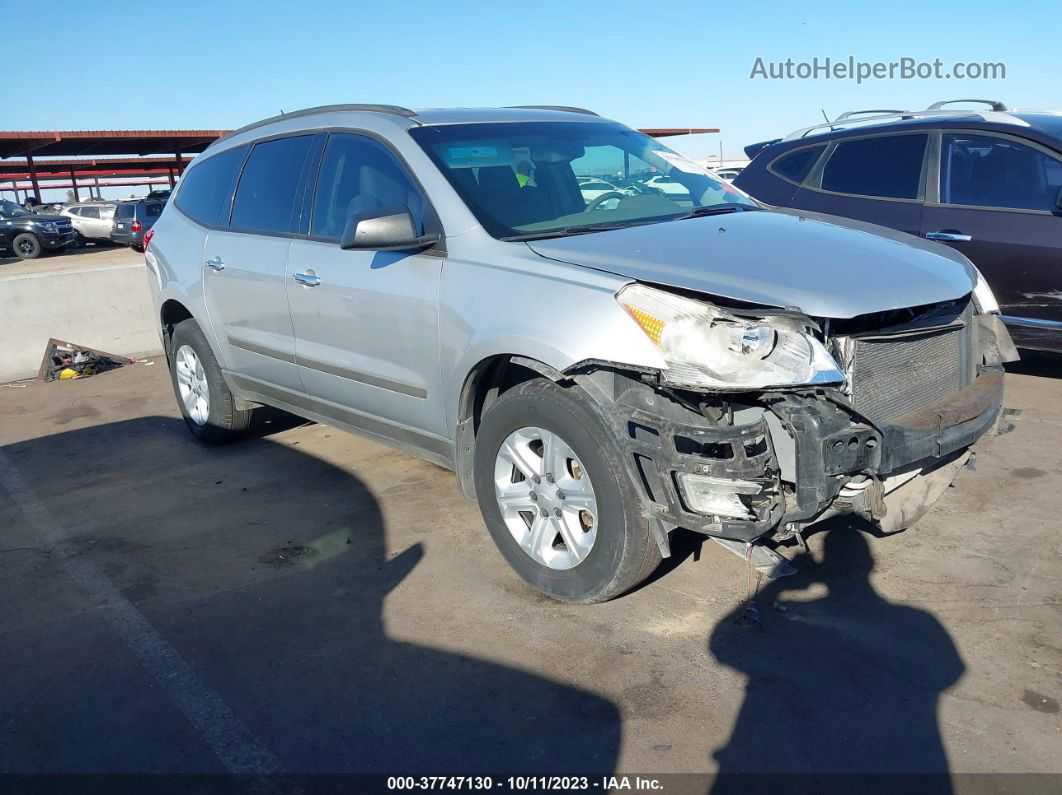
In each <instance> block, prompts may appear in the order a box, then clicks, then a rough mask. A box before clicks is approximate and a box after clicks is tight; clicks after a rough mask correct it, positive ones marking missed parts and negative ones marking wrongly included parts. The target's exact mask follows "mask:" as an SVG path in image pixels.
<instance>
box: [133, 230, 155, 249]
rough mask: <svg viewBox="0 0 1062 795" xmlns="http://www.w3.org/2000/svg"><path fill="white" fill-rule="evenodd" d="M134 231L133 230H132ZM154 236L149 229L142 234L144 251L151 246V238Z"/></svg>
mask: <svg viewBox="0 0 1062 795" xmlns="http://www.w3.org/2000/svg"><path fill="white" fill-rule="evenodd" d="M133 231H134V232H135V231H136V230H135V229H134V230H133ZM154 236H155V230H154V229H149V230H147V231H146V232H145V233H144V251H147V247H148V246H150V245H151V238H153V237H154Z"/></svg>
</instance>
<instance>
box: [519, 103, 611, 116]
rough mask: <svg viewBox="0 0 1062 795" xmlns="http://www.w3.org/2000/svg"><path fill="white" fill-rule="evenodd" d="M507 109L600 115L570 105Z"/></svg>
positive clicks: (524, 106)
mask: <svg viewBox="0 0 1062 795" xmlns="http://www.w3.org/2000/svg"><path fill="white" fill-rule="evenodd" d="M505 107H506V108H509V109H511V110H563V111H567V112H568V113H582V114H584V115H586V116H599V115H600V114H598V113H594V112H593V111H592V110H587V109H586V108H574V107H572V106H570V105H506V106H505Z"/></svg>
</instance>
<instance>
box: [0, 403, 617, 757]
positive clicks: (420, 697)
mask: <svg viewBox="0 0 1062 795" xmlns="http://www.w3.org/2000/svg"><path fill="white" fill-rule="evenodd" d="M266 422H267V423H268V424H266V425H259V427H257V428H256V429H255V430H256V433H255V436H257V437H258V438H254V436H252V438H249V439H246V440H244V441H241V442H240V443H238V444H232V445H226V446H223V447H218V448H211V449H208V448H205V447H203V446H201V445H199V444H198V443H196V442H194V441H192V440H191V439H189V438H188V434H187V431H186V430H185V428H184V427H183V423H181V422H180V421H179V420H173V419H170V418H166V417H142V418H139V419H135V420H129V421H124V422H115V423H110V424H101V425H97V426H94V427H89V428H83V429H79V430H74V431H66V432H60V433H57V434H54V435H51V436H46V437H38V438H35V439H31V440H28V441H24V442H19V443H16V444H12V445H9V446H7V447H6V448H4V453H5V455H6V456H8V457H9V458H10V460H11V461H13V462H14V465H15V466H17V467H18V468H19V470H20V472H21V473H22V477H23V479H24V480H25V481H26V483H27V486H28V487H29V488H31V489H34V490H36V491H38V492H39V493H46V492H47V489H48V488H49V484H51V483H57V482H61V483H62V484H63V489H64V491H63V500H64V503H66V502H69V503H70V504H76V505H77V506H78V510H77V512H76V514H69V513H65V512H64V513H62V514H57V516H60V517H61V521H62V523H63V524H64V525H65V526H66V528H67V530H66V533H67V536H68V537H67V539H66V540H65V541H64V542H63V544H64V545H65V546H66V547H67V548H68V549H69V550H70V551H69V552H68V554H67V555H66V557H67V558H81V557H82V556H83V557H85V558H86V559H88V560H89V561H91V565H93V566H94V567H95V568H96V569H98V570H99V571H101V572H104V573H105V575H106V577H107V581H108V582H109V585H108V587H113V589H114V592H115V594H117V593H119V592H120V593H121V594H123V595H124V597H125V598H126V599H128V600H129V601H130V602H132V603H133V604H135V605H136V608H137V610H138V611H139V612H140V613H141V614H142V615H144V616H145V617H146V618H147V619H148V620H149V621H150V623H151V625H152V626H153V627H154V628H155V631H157V633H158V634H159V636H160V637H163V638H165V639H166V640H167V641H168V642H169V643H171V644H172V645H173V647H174V649H175V650H176V652H177V654H179V655H180V656H181V657H182V658H183V659H186V660H187V661H188V663H189V664H190V665H191V666H192V667H193V668H194V670H195V672H196V674H197V675H198V676H199V677H201V678H202V680H203V681H204V682H208V683H210V685H211V687H212V688H213V690H214V692H216V693H217V697H218V698H219V699H220V701H221V702H223V703H224V704H225V705H226V706H227V708H230V709H231V710H232V712H233V713H234V714H235V715H237V716H238V717H239V719H240V720H241V721H242V722H243V724H245V725H246V727H247V730H248V731H249V733H250V735H251V736H253V737H254V738H255V739H256V740H257V742H258V743H260V744H261V746H262V747H263V748H265V749H268V751H269V753H270V754H272V755H273V756H275V757H276V759H277V760H278V763H279V765H280V769H281V771H282V772H284V773H289V774H320V773H376V774H388V775H394V774H402V775H417V774H440V773H453V774H457V773H460V774H500V773H502V772H506V771H519V772H520V773H522V774H528V775H532V774H563V773H571V774H581V775H587V774H591V773H599V774H610V773H612V772H613V771H614V770H615V766H616V763H617V759H618V754H619V748H620V739H621V723H620V713H619V710H618V709H617V707H616V706H615V705H614V704H613V703H611V702H610V701H609V700H607V699H605V698H602V697H600V696H598V695H596V694H594V693H591V692H589V691H587V690H584V689H581V688H578V687H573V686H571V685H568V684H562V683H560V682H556V681H553V680H551V679H549V678H546V677H544V676H542V675H539V674H536V673H533V672H531V671H527V670H520V669H518V668H515V667H512V666H509V665H505V664H500V663H497V662H493V661H490V660H487V659H483V658H482V657H480V656H479V655H478V654H477V653H476V652H467V651H466V652H461V651H454V650H444V649H440V648H434V647H433V646H432V645H427V644H430V643H436V644H437V643H438V638H439V632H438V631H437V629H436V628H435V627H436V625H440V624H441V625H442V626H448V627H451V628H452V630H451V631H452V633H453V636H452V638H449V639H448V640H447V645H448V646H451V647H456V648H458V649H466V650H467V649H475V650H481V653H484V654H490V653H491V652H492V651H493V650H495V649H496V648H497V647H499V646H501V645H502V644H504V643H505V639H504V637H498V636H493V635H491V634H490V633H489V632H487V631H485V630H484V629H483V627H481V626H480V627H477V626H476V623H477V621H479V620H480V618H479V617H480V616H482V615H483V613H484V612H485V611H486V612H489V606H485V602H486V600H490V599H491V598H493V595H492V594H490V593H487V592H484V591H483V589H482V587H480V586H478V585H477V584H476V583H475V582H474V581H469V582H466V583H463V584H462V583H460V582H458V583H456V584H455V581H454V580H453V578H454V577H458V576H460V574H461V573H460V571H458V572H453V571H446V570H440V569H439V568H438V567H435V568H432V567H430V566H428V565H427V562H424V563H423V564H422V560H423V558H424V556H425V553H424V549H423V547H422V545H421V544H420V543H413V544H408V545H405V548H404V550H402V551H399V552H398V553H397V554H395V553H393V552H390V551H389V550H388V544H387V535H388V531H387V527H386V525H385V521H384V515H383V512H382V511H381V507H380V504H379V502H378V501H377V499H376V497H375V495H374V494H373V493H372V491H371V490H370V489H369V488H368V487H367V486H366V485H365V484H364V483H363V482H362V481H361V480H360V479H359V478H358V477H356V476H355V475H354V474H353V472H352V471H350V469H349V468H345V467H344V468H341V467H338V466H335V465H333V464H332V463H330V462H328V461H327V460H325V459H323V458H320V457H317V456H315V455H312V454H307V453H304V452H302V451H301V448H300V447H298V446H295V445H297V444H298V443H299V440H298V439H295V440H291V439H290V438H289V440H288V441H286V442H285V441H281V442H274V441H270V440H269V439H268V438H264V437H265V436H266V435H267V434H269V433H271V432H272V431H274V430H284V429H286V428H289V427H291V425H293V424H297V423H299V422H300V421H299V420H293V419H291V418H286V419H285V418H284V417H279V418H274V419H271V420H267V421H266ZM101 451H105V453H104V454H101ZM370 463H371V462H370ZM410 466H411V467H415V466H416V465H415V464H411V465H410ZM410 477H417V476H416V475H415V473H414V474H412V475H410ZM422 483H424V481H422ZM145 484H149V485H145ZM432 488H433V487H432V486H431V485H430V484H429V485H427V486H424V485H421V486H420V488H419V490H418V491H419V493H421V494H422V495H426V496H422V497H420V498H419V499H424V500H430V497H431V490H432ZM0 496H3V497H6V495H5V494H4V492H3V489H2V488H0ZM7 511H8V512H7V513H0V516H8V517H10V521H12V522H13V525H14V526H12V527H11V528H10V531H11V532H12V533H16V532H17V533H19V534H20V535H24V536H25V537H26V539H27V540H26V541H20V542H19V546H29V545H30V544H31V543H33V544H37V545H42V544H43V541H41V540H36V541H35V540H34V539H33V538H32V536H33V533H34V532H35V527H34V525H33V523H32V522H31V521H30V520H29V519H28V518H27V517H26V516H24V515H22V513H20V512H19V511H18V509H17V507H16V508H12V507H11V506H8V507H7ZM97 517H98V518H97ZM469 532H471V530H470V531H469ZM429 543H445V542H444V540H440V541H438V542H435V540H434V539H432V540H431V541H430V542H429ZM62 558H63V556H60V555H59V554H57V553H54V552H50V551H48V550H45V553H41V554H34V553H20V554H19V555H8V556H6V557H5V559H4V560H3V561H0V563H3V564H4V576H5V582H4V586H3V588H0V594H3V595H5V596H6V598H7V600H8V601H7V607H8V611H9V615H10V616H17V615H18V614H20V613H24V614H26V615H30V614H31V613H34V612H36V614H38V615H40V617H41V620H35V621H21V622H15V621H11V622H9V623H10V624H11V626H10V628H9V630H10V631H9V632H8V640H7V641H6V645H7V649H8V651H7V652H6V653H5V654H4V655H0V657H2V658H3V659H2V660H0V674H2V676H0V680H2V684H0V701H2V702H3V703H6V704H8V705H9V708H8V710H7V713H8V714H7V717H8V719H10V720H11V721H13V723H12V725H17V726H18V727H19V731H18V732H17V733H16V734H12V735H11V736H10V737H9V738H8V740H7V741H6V742H5V743H3V744H0V745H2V747H0V772H11V771H30V772H33V771H41V770H44V771H48V772H54V773H66V772H78V771H99V772H107V773H123V772H138V771H144V770H150V771H154V772H165V773H187V772H197V771H206V772H211V771H217V770H218V767H219V764H220V761H223V760H224V754H218V755H217V756H215V754H213V753H211V750H210V747H208V746H207V745H206V744H205V743H204V742H203V738H202V737H201V736H199V735H198V734H196V733H195V732H194V731H192V730H191V729H190V726H191V724H190V723H189V722H188V720H187V716H186V715H182V713H181V712H180V710H179V709H178V706H179V703H178V702H180V699H179V698H177V699H174V698H172V697H170V696H168V695H167V690H166V688H165V687H161V688H160V687H159V685H158V682H156V681H155V680H154V679H153V677H152V675H151V673H150V672H149V671H146V670H145V669H144V667H143V666H141V665H140V663H139V662H138V661H137V658H136V656H135V655H134V654H132V653H131V652H130V649H129V648H126V647H125V646H123V645H122V643H121V638H120V635H119V633H116V632H115V628H114V627H112V626H110V625H108V624H107V623H106V622H105V621H103V620H102V619H101V618H100V617H99V615H100V614H98V613H96V612H93V611H92V610H89V608H90V607H91V605H92V599H91V595H90V594H87V593H84V592H79V591H77V590H76V588H75V585H74V583H73V582H72V581H71V579H70V576H69V574H68V572H66V571H64V568H63V564H62V563H61V562H60V561H61V559H62ZM421 565H425V567H426V568H428V571H426V572H418V574H419V576H422V577H427V578H429V579H428V582H429V583H431V582H432V578H434V582H435V583H436V585H434V586H432V589H431V590H430V591H428V592H429V593H434V594H437V596H435V597H434V598H433V599H432V600H431V601H430V602H417V601H412V600H411V597H409V596H408V595H404V596H403V597H402V601H401V605H402V607H401V610H402V614H401V615H402V623H403V626H404V627H406V632H407V633H412V638H411V639H410V638H407V639H398V638H395V637H392V635H391V634H390V633H389V632H388V630H387V626H386V623H385V618H384V613H385V601H386V600H387V599H388V598H389V597H392V596H393V595H394V594H395V592H396V591H399V590H401V589H402V587H403V583H404V582H405V581H406V580H407V578H408V577H410V575H411V574H412V573H413V572H414V571H416V570H418V567H419V566H421ZM414 593H416V591H414ZM65 594H69V595H65ZM114 598H117V596H115V597H114ZM71 605H73V606H74V608H73V609H72V608H71ZM418 605H419V606H418ZM86 616H87V618H86ZM418 627H419V628H420V630H418V629H417V628H418ZM421 630H423V631H421ZM418 637H426V638H431V639H433V640H427V641H425V642H418V640H417V638H418ZM89 670H91V671H95V672H98V673H97V674H96V675H95V678H94V679H93V686H92V687H90V688H87V687H84V686H83V684H82V680H83V677H84V673H83V672H84V671H89ZM27 692H47V693H48V694H49V703H50V705H51V706H50V707H49V709H48V710H44V709H41V708H39V705H37V706H35V702H34V701H32V700H29V701H27V700H26V699H25V698H24V697H23V696H22V694H24V693H27ZM56 716H62V718H61V720H60V719H59V718H57V717H56ZM130 725H136V726H138V727H139V728H138V730H137V731H135V732H131V731H129V730H128V729H129V726H130ZM214 750H215V752H216V751H217V749H214ZM219 757H220V760H219Z"/></svg>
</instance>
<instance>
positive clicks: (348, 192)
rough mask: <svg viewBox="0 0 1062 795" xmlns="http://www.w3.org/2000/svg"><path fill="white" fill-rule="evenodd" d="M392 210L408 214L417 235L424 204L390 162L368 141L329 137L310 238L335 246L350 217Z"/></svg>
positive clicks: (387, 155)
mask: <svg viewBox="0 0 1062 795" xmlns="http://www.w3.org/2000/svg"><path fill="white" fill-rule="evenodd" d="M396 205H404V206H405V207H408V208H409V211H410V213H412V215H413V221H414V223H415V224H416V227H417V229H418V233H419V230H421V229H422V228H423V225H422V222H423V215H424V199H423V197H422V196H421V194H420V191H419V190H418V189H417V187H416V186H415V185H414V184H413V180H412V179H411V178H410V177H409V175H408V174H407V173H406V170H405V168H404V167H403V166H402V165H401V164H400V163H399V162H398V160H396V159H395V156H394V155H392V154H391V153H390V152H389V151H388V150H387V149H386V148H384V147H383V146H382V145H381V144H378V143H377V142H376V141H373V140H372V139H371V138H366V137H365V136H361V135H353V134H348V133H337V134H335V135H332V137H331V138H330V139H329V141H328V148H327V149H326V150H325V155H324V161H323V162H322V163H321V171H320V175H319V176H318V178H317V191H316V193H315V195H314V207H313V225H312V227H311V234H312V235H313V236H314V237H321V238H325V239H327V240H339V238H340V236H341V235H342V234H343V230H344V228H345V227H346V225H347V221H349V220H350V217H351V216H352V215H354V214H355V213H362V212H367V211H370V210H377V209H381V208H384V207H393V206H396Z"/></svg>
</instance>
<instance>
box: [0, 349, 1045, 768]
mask: <svg viewBox="0 0 1062 795" xmlns="http://www.w3.org/2000/svg"><path fill="white" fill-rule="evenodd" d="M1029 361H1030V362H1031V364H1030V363H1027V364H1025V365H1024V366H1023V369H1020V370H1019V373H1018V374H1014V375H1012V376H1010V378H1009V380H1008V396H1007V405H1008V406H1010V407H1013V408H1018V409H1021V412H1022V413H1021V416H1020V417H1019V418H1017V419H1016V420H1015V423H1014V424H1015V430H1014V431H1013V432H1011V433H1009V434H1007V435H1004V436H1000V437H996V438H993V439H990V440H987V441H986V442H984V443H983V444H982V445H981V447H980V449H979V453H978V456H977V469H976V471H973V472H964V473H963V474H962V475H961V476H960V477H959V479H958V481H957V483H956V485H955V487H954V488H952V489H950V490H949V491H948V493H947V495H946V496H945V497H944V498H943V499H942V500H941V502H940V503H939V504H938V505H937V507H936V508H935V509H934V510H933V511H932V512H931V513H930V514H929V515H928V516H927V517H926V518H925V519H924V520H923V521H922V522H921V523H920V524H919V525H918V526H916V527H915V528H913V529H911V530H909V531H907V532H905V533H902V534H899V535H896V536H892V537H882V538H879V537H873V536H872V535H870V534H868V533H866V532H864V530H865V528H860V527H857V526H856V525H855V524H853V523H851V522H846V521H839V522H833V523H831V524H829V525H828V526H827V527H825V528H824V529H823V530H822V531H820V532H818V533H816V534H814V535H813V536H812V537H811V538H810V539H809V545H810V552H809V553H808V554H805V555H801V554H799V552H798V551H797V550H796V549H795V548H791V549H787V550H784V551H785V554H786V555H787V556H789V557H791V558H794V560H795V562H796V564H797V566H798V567H799V569H800V572H799V573H798V574H797V575H796V576H794V577H791V578H787V579H783V580H780V581H777V582H776V583H772V584H766V583H765V584H763V586H762V591H761V593H760V595H759V597H758V599H757V605H758V607H759V610H760V614H761V618H762V628H756V627H749V626H741V625H738V624H735V623H734V618H735V616H736V615H738V613H739V611H740V605H741V601H742V599H743V598H744V595H745V592H746V580H747V572H746V569H745V568H744V564H743V562H742V561H741V560H739V559H738V558H737V557H735V556H733V555H731V554H729V553H728V552H726V551H724V550H723V549H722V548H720V547H718V546H717V545H715V544H711V543H705V544H701V543H700V539H699V537H697V536H694V535H693V534H688V533H686V534H682V535H680V536H679V537H677V538H676V543H675V546H676V555H675V556H674V557H673V558H672V559H671V560H669V561H666V562H665V565H664V566H663V567H662V568H661V570H660V572H658V575H657V576H656V577H655V578H654V579H652V580H651V581H650V582H649V583H648V584H647V585H645V586H644V587H642V588H640V589H639V590H637V591H636V592H634V593H631V594H628V595H627V596H625V597H622V598H620V599H618V600H615V601H613V602H610V603H608V604H604V605H598V606H592V607H577V606H568V605H563V604H558V603H555V602H551V601H549V600H547V599H545V598H544V597H541V596H539V595H538V594H537V593H536V592H534V591H533V590H532V589H530V588H529V587H527V586H525V585H524V584H523V583H522V582H521V581H520V580H518V579H517V577H516V576H515V575H514V574H513V573H512V572H511V571H510V570H509V569H508V568H507V567H506V565H505V564H504V563H503V561H502V559H501V557H500V556H499V555H498V554H497V552H496V551H495V550H494V548H493V546H492V544H491V542H490V540H489V538H488V536H487V533H486V531H485V529H484V527H483V525H482V522H481V520H480V517H479V513H478V509H477V507H476V506H475V505H474V504H471V503H468V502H465V501H464V500H462V499H461V497H460V496H459V494H458V492H457V488H456V485H455V482H454V480H453V477H452V476H451V475H450V473H448V472H445V471H443V470H441V469H439V468H437V467H434V466H432V465H430V464H426V463H422V462H419V461H417V460H414V459H411V458H409V457H407V456H405V455H402V454H399V453H396V452H391V451H390V450H388V449H386V448H384V447H381V446H378V445H376V444H373V443H370V442H367V441H364V440H361V439H358V438H355V437H352V436H349V435H346V434H344V433H341V432H339V431H336V430H333V429H331V428H328V427H325V426H321V425H312V424H299V423H298V421H295V420H292V419H291V418H288V417H285V416H282V415H277V414H273V415H270V416H267V417H263V418H262V419H261V420H260V421H259V423H258V425H257V432H256V434H255V436H254V437H253V438H251V439H249V440H247V441H245V442H241V443H239V444H236V445H231V446H228V447H225V448H215V449H208V448H205V447H202V446H200V445H199V444H197V443H196V442H195V441H193V440H192V438H191V436H190V435H189V434H188V433H187V432H186V430H185V428H184V427H183V424H182V422H181V420H180V419H179V416H178V414H177V410H176V406H175V403H174V400H173V396H172V393H171V390H170V385H169V382H168V374H167V371H166V369H165V362H164V361H162V360H156V363H155V364H154V365H153V366H145V365H144V364H137V365H134V366H130V367H127V368H124V369H122V370H119V371H115V372H111V373H106V374H102V375H99V376H96V377H93V378H89V379H85V380H81V381H74V382H64V383H53V384H47V385H45V384H39V383H32V384H29V385H28V386H26V387H25V388H16V387H5V388H0V417H2V418H3V422H2V426H0V445H2V447H0V493H3V500H2V502H0V604H3V605H4V607H5V609H4V610H3V612H2V613H0V770H2V771H7V772H11V771H18V772H35V771H51V772H56V771H58V772H70V771H89V772H114V771H131V772H176V771H182V772H187V771H192V772H224V771H226V770H230V771H233V770H235V771H244V772H272V771H277V770H282V771H289V772H350V771H357V772H364V771H377V772H385V773H414V772H422V773H439V774H454V773H471V772H476V771H490V772H495V773H500V772H507V773H518V772H525V773H546V772H549V773H559V772H579V773H586V774H589V773H612V772H620V773H683V772H698V773H711V772H715V771H717V770H722V771H729V772H735V771H745V770H748V771H756V772H797V771H803V772H850V771H857V772H858V771H874V772H880V771H897V772H936V773H946V772H951V773H952V774H966V773H1029V772H1038V773H1062V714H1060V713H1059V700H1060V699H1062V646H1060V642H1059V638H1062V580H1060V577H1059V571H1060V564H1062V541H1060V530H1062V519H1060V517H1062V488H1060V481H1059V473H1060V472H1062V400H1060V397H1062V380H1059V376H1062V363H1060V362H1058V361H1057V360H1053V359H1051V358H1049V357H1037V356H1031V357H1029ZM959 780H961V779H959V778H957V779H956V781H957V782H958V781H959Z"/></svg>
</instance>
